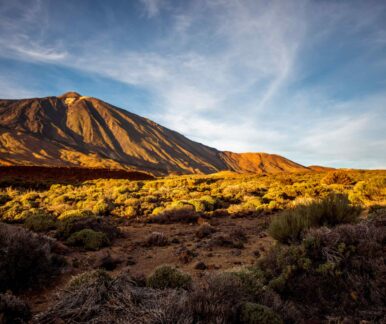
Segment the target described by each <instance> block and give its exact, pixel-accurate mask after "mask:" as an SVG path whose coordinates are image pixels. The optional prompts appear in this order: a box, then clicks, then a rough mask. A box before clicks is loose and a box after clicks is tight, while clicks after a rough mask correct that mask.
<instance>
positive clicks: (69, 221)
mask: <svg viewBox="0 0 386 324" xmlns="http://www.w3.org/2000/svg"><path fill="white" fill-rule="evenodd" d="M83 229H92V230H94V231H96V232H102V233H105V234H106V235H107V237H108V239H109V240H110V241H112V240H113V239H115V238H116V237H118V236H119V235H120V231H119V230H118V228H117V227H116V226H115V225H114V224H112V223H111V222H108V221H107V220H106V219H105V218H103V217H96V216H92V217H79V218H77V217H71V218H66V219H65V220H63V221H61V222H59V224H58V230H57V236H58V237H59V238H61V239H67V238H69V237H70V236H71V235H72V234H74V233H75V232H79V231H81V230H83Z"/></svg>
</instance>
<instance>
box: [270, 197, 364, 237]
mask: <svg viewBox="0 0 386 324" xmlns="http://www.w3.org/2000/svg"><path fill="white" fill-rule="evenodd" d="M360 211H361V209H360V208H359V207H358V206H352V205H351V204H350V201H349V200H348V198H347V196H346V195H341V194H331V195H329V196H327V197H326V198H325V199H323V200H319V201H312V202H310V203H308V204H305V205H297V206H296V207H295V208H293V209H288V210H284V211H283V212H282V213H280V214H279V215H277V216H276V217H274V218H273V219H272V222H271V224H270V226H269V229H268V232H269V234H270V235H271V236H272V237H273V238H274V239H276V240H277V241H279V242H281V243H291V242H297V241H299V240H301V238H302V234H303V233H304V231H306V230H307V229H309V228H311V227H320V226H336V225H338V224H344V223H352V222H356V221H357V220H358V216H359V213H360Z"/></svg>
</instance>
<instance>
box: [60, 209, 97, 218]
mask: <svg viewBox="0 0 386 324" xmlns="http://www.w3.org/2000/svg"><path fill="white" fill-rule="evenodd" d="M92 216H93V213H92V212H91V211H90V210H87V209H84V210H78V209H75V210H67V211H65V212H63V213H62V214H61V215H60V216H59V217H58V220H61V221H63V220H66V219H69V218H82V217H92Z"/></svg>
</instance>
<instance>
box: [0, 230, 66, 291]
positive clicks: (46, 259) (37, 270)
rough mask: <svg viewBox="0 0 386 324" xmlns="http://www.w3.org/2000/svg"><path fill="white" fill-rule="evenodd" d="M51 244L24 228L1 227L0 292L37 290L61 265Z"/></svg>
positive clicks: (61, 260)
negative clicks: (31, 288) (35, 288)
mask: <svg viewBox="0 0 386 324" xmlns="http://www.w3.org/2000/svg"><path fill="white" fill-rule="evenodd" d="M52 249H53V242H52V240H48V239H47V238H45V237H43V236H39V235H37V234H34V233H32V232H30V231H28V230H25V229H23V228H17V227H15V226H11V225H6V224H2V223H0V255H1V258H0V291H5V290H7V289H10V290H12V291H21V290H24V289H27V288H30V287H39V285H40V284H42V283H44V282H45V281H47V280H48V279H49V278H50V277H52V276H53V275H54V274H56V273H57V271H58V270H59V268H60V267H61V266H62V265H63V263H64V261H63V259H62V258H60V257H59V256H58V255H56V254H54V253H52Z"/></svg>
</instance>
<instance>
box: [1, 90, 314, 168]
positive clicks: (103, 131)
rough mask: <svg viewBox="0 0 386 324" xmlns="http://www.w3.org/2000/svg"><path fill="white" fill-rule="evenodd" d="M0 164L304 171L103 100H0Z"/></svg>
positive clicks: (282, 160) (77, 96)
mask: <svg viewBox="0 0 386 324" xmlns="http://www.w3.org/2000/svg"><path fill="white" fill-rule="evenodd" d="M0 164H3V165H39V166H81V167H103V168H120V169H131V170H133V169H134V170H142V171H148V172H151V173H153V174H159V175H161V174H170V173H212V172H218V171H221V170H231V171H236V172H267V173H275V172H280V171H290V172H292V171H306V170H309V169H308V168H306V167H304V166H302V165H300V164H297V163H295V162H292V161H290V160H288V159H285V158H283V157H281V156H278V155H271V154H266V153H242V154H238V153H232V152H221V151H218V150H216V149H214V148H211V147H208V146H206V145H203V144H200V143H197V142H194V141H191V140H189V139H188V138H186V137H185V136H183V135H181V134H179V133H177V132H175V131H172V130H170V129H168V128H165V127H163V126H161V125H158V124H157V123H155V122H153V121H151V120H149V119H146V118H143V117H140V116H138V115H136V114H133V113H130V112H128V111H126V110H123V109H120V108H117V107H115V106H113V105H110V104H108V103H106V102H104V101H102V100H99V99H96V98H92V97H86V96H82V95H80V94H79V93H77V92H73V91H71V92H66V93H64V94H63V95H61V96H58V97H45V98H32V99H21V100H3V99H0Z"/></svg>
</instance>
